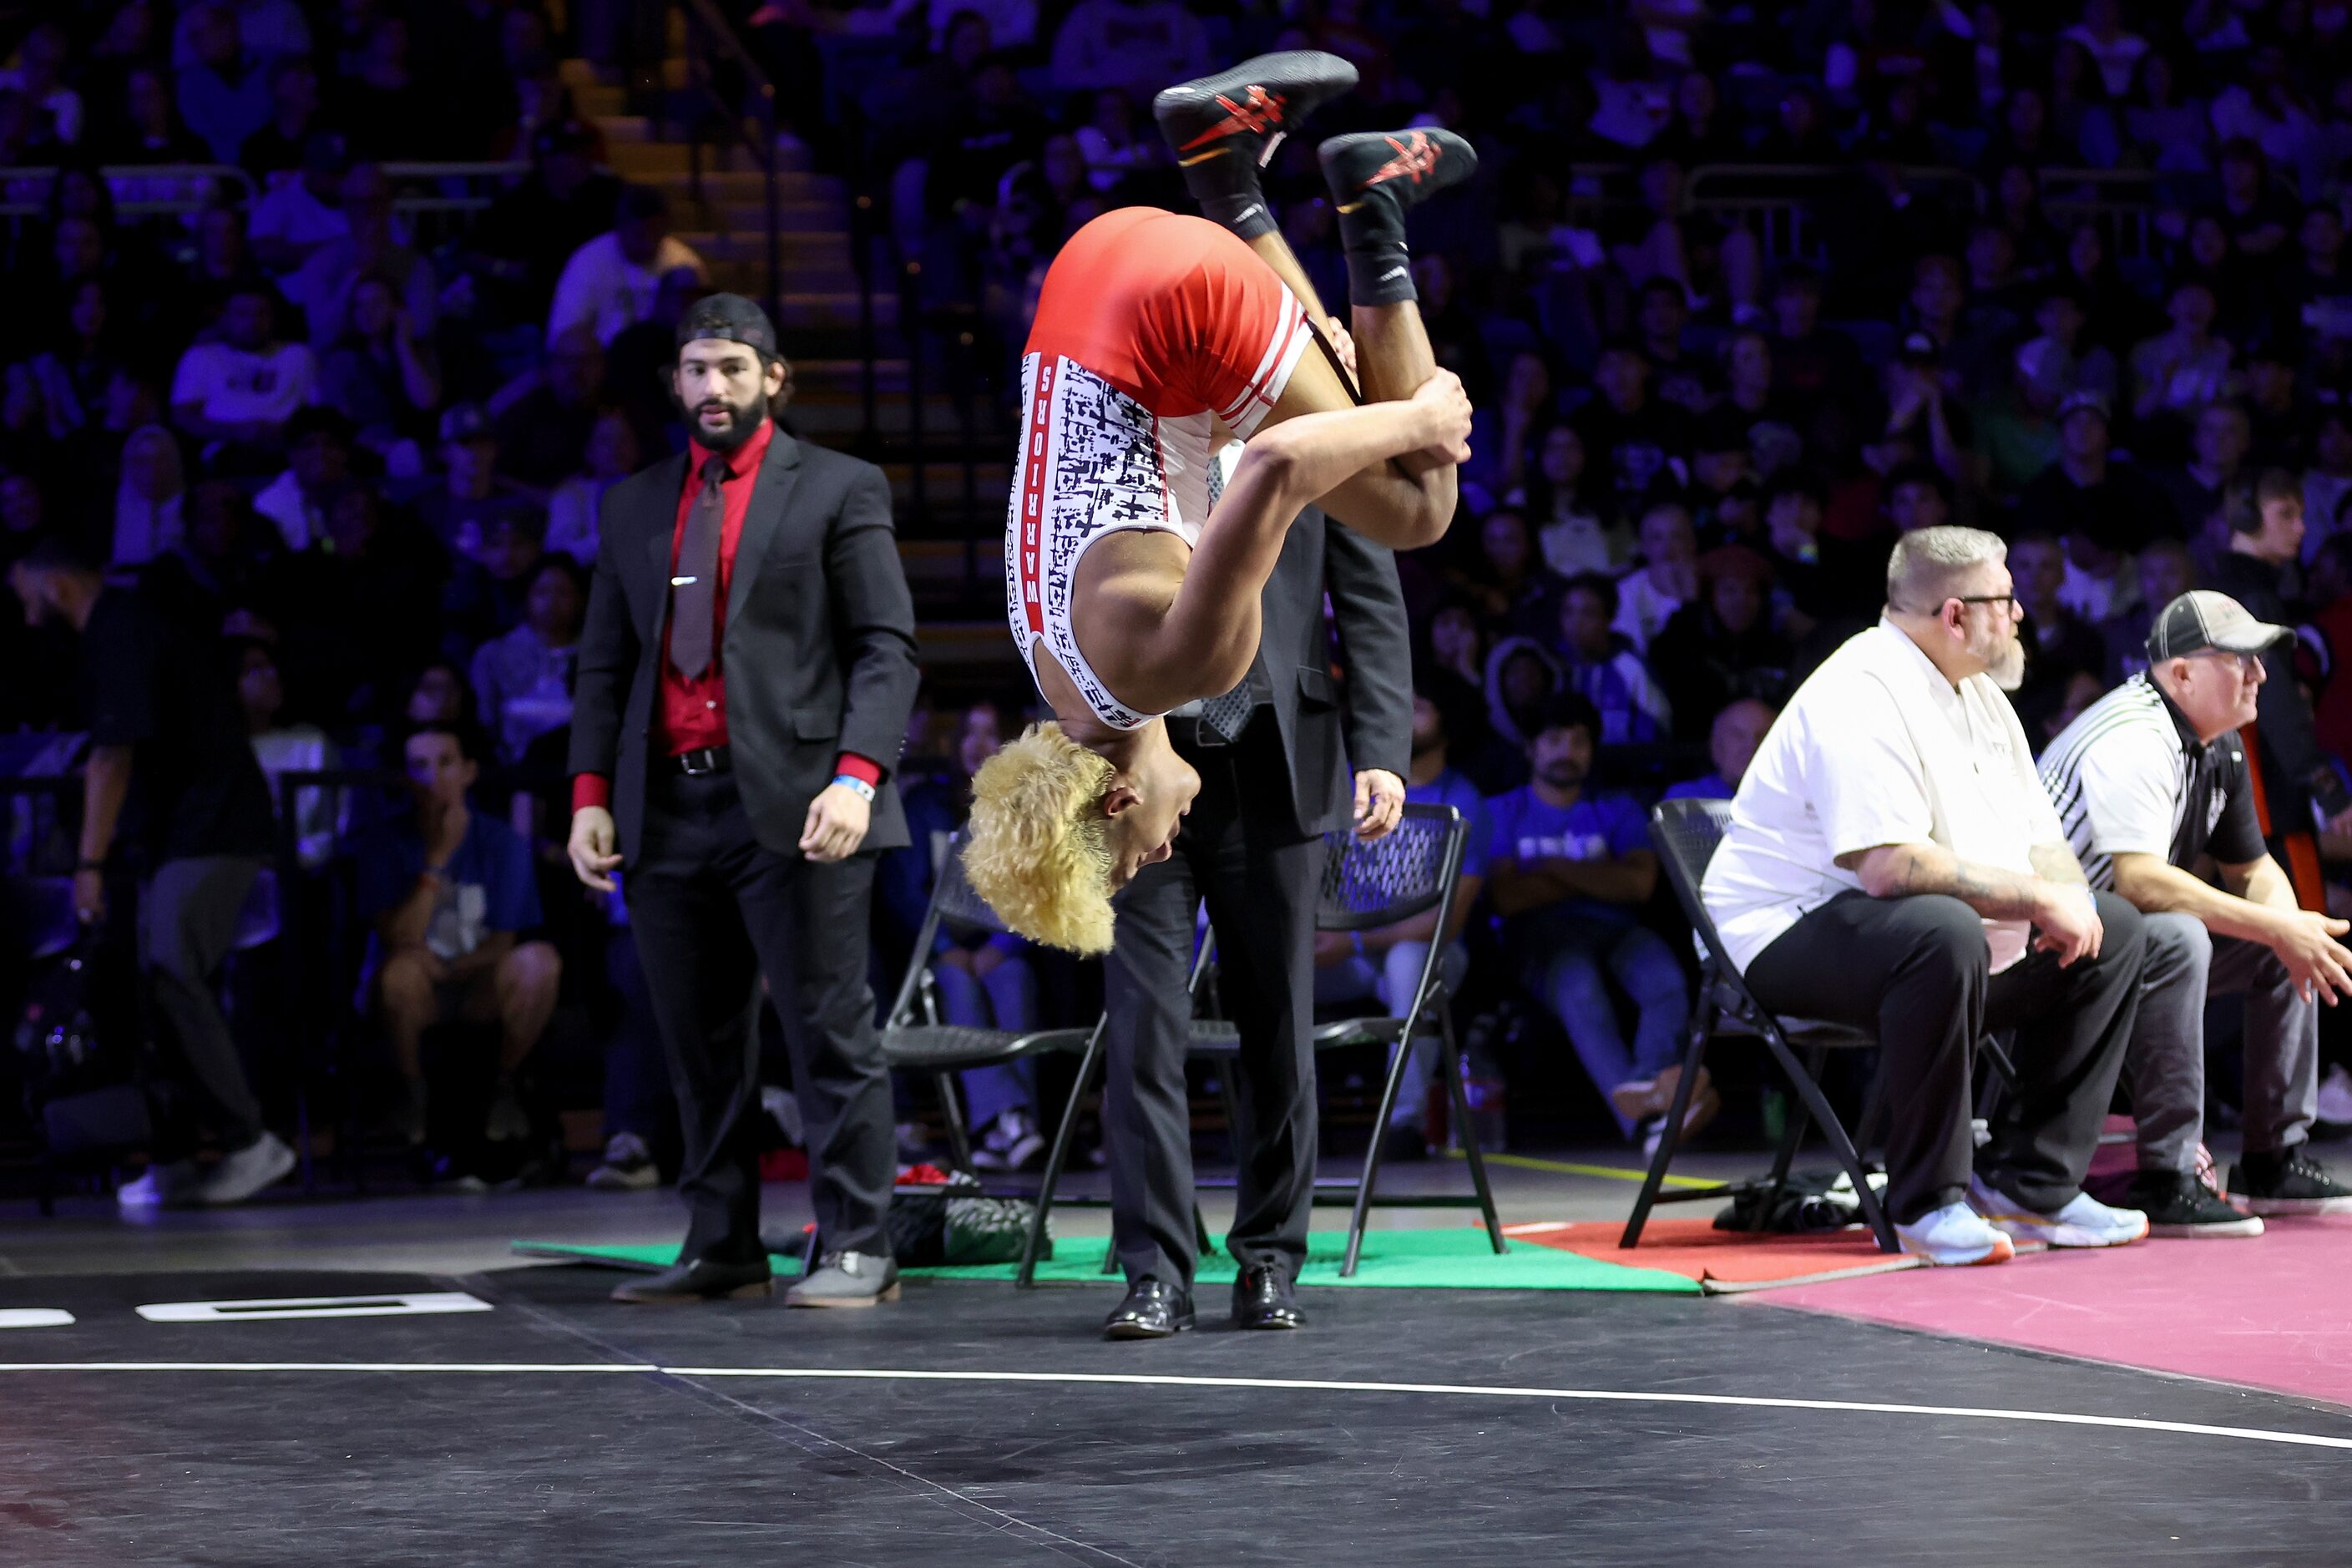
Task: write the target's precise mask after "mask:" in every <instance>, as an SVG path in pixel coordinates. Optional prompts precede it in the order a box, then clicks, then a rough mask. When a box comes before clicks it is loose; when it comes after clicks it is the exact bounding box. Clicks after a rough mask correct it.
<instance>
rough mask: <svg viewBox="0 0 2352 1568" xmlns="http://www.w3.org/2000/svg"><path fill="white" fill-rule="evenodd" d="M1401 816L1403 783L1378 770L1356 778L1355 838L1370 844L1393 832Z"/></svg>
mask: <svg viewBox="0 0 2352 1568" xmlns="http://www.w3.org/2000/svg"><path fill="white" fill-rule="evenodd" d="M1402 816H1404V780H1402V779H1401V778H1399V777H1397V776H1396V774H1394V773H1388V772H1386V771H1384V770H1382V769H1380V768H1366V769H1365V770H1364V771H1363V772H1362V773H1358V774H1357V775H1356V837H1357V838H1358V840H1360V842H1362V843H1365V844H1370V843H1371V842H1372V841H1373V840H1374V839H1378V838H1386V837H1388V836H1389V835H1390V834H1391V833H1392V832H1393V831H1395V829H1396V825H1397V823H1398V821H1399V819H1401V818H1402Z"/></svg>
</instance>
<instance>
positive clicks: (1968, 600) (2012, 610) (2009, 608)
mask: <svg viewBox="0 0 2352 1568" xmlns="http://www.w3.org/2000/svg"><path fill="white" fill-rule="evenodd" d="M1953 601H1958V603H1960V604H1963V605H2000V606H2001V613H2002V614H2003V615H2009V616H2014V615H2015V614H2017V604H2018V600H2017V595H2014V594H1955V595H1952V597H1951V599H1948V600H1946V601H1945V602H1946V603H1947V604H1949V603H1952V602H1953Z"/></svg>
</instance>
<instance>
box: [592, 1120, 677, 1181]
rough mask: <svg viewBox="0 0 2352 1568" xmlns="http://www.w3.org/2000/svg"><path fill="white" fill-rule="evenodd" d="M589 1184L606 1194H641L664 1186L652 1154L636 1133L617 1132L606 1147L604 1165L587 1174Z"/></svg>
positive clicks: (659, 1169) (607, 1142) (607, 1141)
mask: <svg viewBox="0 0 2352 1568" xmlns="http://www.w3.org/2000/svg"><path fill="white" fill-rule="evenodd" d="M588 1184H589V1185H590V1186H592V1187H595V1188H597V1189H599V1190H601V1191H604V1192H621V1193H640V1192H643V1191H645V1190H646V1188H647V1187H657V1186H659V1185H661V1168H660V1167H659V1166H657V1165H656V1164H655V1163H654V1153H653V1151H652V1150H650V1149H648V1148H646V1141H645V1140H644V1139H642V1138H640V1137H638V1136H637V1135H636V1134H635V1133H634V1132H615V1133H614V1134H613V1136H612V1137H611V1138H610V1139H608V1140H606V1142H605V1144H604V1163H603V1164H601V1165H599V1166H597V1167H596V1168H595V1169H594V1170H593V1171H591V1172H589V1173H588Z"/></svg>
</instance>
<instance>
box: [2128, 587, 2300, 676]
mask: <svg viewBox="0 0 2352 1568" xmlns="http://www.w3.org/2000/svg"><path fill="white" fill-rule="evenodd" d="M2291 637H2294V632H2293V631H2292V630H2290V629H2289V628H2287V627H2285V626H2273V625H2272V624H2271V623H2270V622H2268V621H2258V620H2256V619H2254V617H2253V616H2252V613H2251V612H2249V611H2248V610H2247V608H2246V606H2245V605H2242V604H2240V603H2238V601H2237V600H2235V599H2232V598H2231V597H2230V595H2227V594H2216V593H2214V592H2213V591H2212V590H2211V589H2210V588H2191V589H2190V590H2189V592H2188V593H2186V594H2183V595H2180V597H2179V598H2177V599H2175V600H2173V601H2172V603H2170V604H2168V605H2165V606H2164V609H2163V610H2162V611H2161V612H2160V613H2159V614H2158V616H2157V617H2156V624H2155V625H2154V626H2150V627H2149V628H2148V633H2147V658H2148V662H2149V663H2150V664H2161V663H2163V662H2164V661H2165V660H2166V659H2168V658H2185V657H2187V656H2188V655H2189V654H2192V653H2202V652H2204V651H2205V650H2206V649H2207V648H2219V649H2221V651H2222V652H2224V653H2267V652H2269V651H2270V650H2271V649H2272V648H2273V647H2277V646H2278V645H2279V644H2280V643H2282V642H2284V641H2286V640H2287V639H2289V638H2291Z"/></svg>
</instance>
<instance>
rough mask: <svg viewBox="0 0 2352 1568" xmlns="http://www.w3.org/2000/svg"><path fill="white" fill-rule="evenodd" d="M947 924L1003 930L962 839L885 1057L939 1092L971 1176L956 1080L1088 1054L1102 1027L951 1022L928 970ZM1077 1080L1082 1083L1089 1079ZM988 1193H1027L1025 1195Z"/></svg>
mask: <svg viewBox="0 0 2352 1568" xmlns="http://www.w3.org/2000/svg"><path fill="white" fill-rule="evenodd" d="M942 921H944V922H946V923H948V924H950V925H956V926H964V927H972V928H977V929H980V930H982V931H1000V932H1001V931H1005V929H1006V928H1005V925H1004V922H1003V921H1000V920H998V919H997V918H996V912H995V911H994V910H991V909H990V908H989V907H988V905H987V904H986V903H985V902H984V901H982V899H981V897H980V895H979V894H977V893H975V892H973V891H972V890H971V883H970V882H968V881H966V880H965V879H964V874H963V837H962V836H961V834H959V835H957V836H956V837H953V838H951V839H950V840H949V841H948V852H947V855H946V858H944V859H943V860H942V861H941V863H940V868H939V875H938V876H937V877H935V878H934V879H932V887H931V901H930V906H929V908H928V909H926V910H924V911H923V924H922V929H921V930H920V931H917V932H916V933H915V951H914V952H913V954H912V955H911V956H910V957H909V958H908V961H907V973H906V977H905V978H904V979H903V980H901V981H900V982H899V983H898V995H897V997H896V998H895V999H894V1000H893V1001H892V1002H891V1004H890V1013H889V1016H888V1019H887V1021H886V1022H885V1023H884V1024H883V1026H882V1056H883V1058H884V1060H885V1061H887V1063H888V1064H889V1066H890V1068H892V1070H894V1071H899V1072H917V1073H929V1075H930V1078H931V1082H932V1084H933V1086H934V1087H935V1088H936V1089H937V1090H938V1092H939V1098H940V1110H941V1112H942V1113H943V1114H944V1116H945V1117H946V1119H947V1128H948V1145H949V1148H950V1150H951V1151H952V1157H953V1159H954V1161H955V1164H956V1168H957V1169H958V1170H961V1171H971V1169H972V1164H971V1134H970V1133H969V1132H968V1131H967V1130H966V1129H965V1127H964V1118H963V1107H962V1104H961V1101H960V1100H958V1099H957V1096H956V1085H955V1079H954V1077H953V1075H954V1074H956V1073H959V1072H963V1071H966V1070H969V1069H971V1068H990V1067H1003V1066H1006V1065H1008V1064H1010V1063H1013V1062H1017V1061H1020V1060H1023V1059H1024V1058H1028V1057H1033V1056H1036V1055H1038V1054H1040V1053H1042V1052H1045V1051H1078V1050H1084V1049H1086V1048H1087V1043H1088V1042H1089V1041H1090V1040H1092V1039H1093V1038H1094V1037H1096V1036H1097V1035H1098V1034H1099V1033H1100V1032H1101V1027H1102V1026H1101V1025H1099V1024H1097V1025H1096V1026H1095V1027H1094V1028H1092V1029H1026V1030H1023V1029H983V1028H978V1027H974V1026H970V1025H959V1024H950V1023H948V1022H946V1021H945V1019H944V1017H943V1009H942V1008H941V1006H940V989H939V981H938V980H937V978H936V977H934V976H933V974H932V973H931V943H932V941H933V939H934V938H936V937H937V936H938V935H939V930H940V923H941V922H942ZM1080 1082H1081V1085H1083V1083H1084V1079H1080ZM1077 1093H1078V1090H1076V1089H1073V1090H1072V1091H1071V1098H1072V1100H1073V1103H1075V1101H1076V1096H1077ZM1064 1120H1068V1119H1067V1118H1066V1117H1065V1119H1064ZM991 1195H992V1196H1023V1197H1026V1196H1027V1195H1029V1194H1027V1192H1026V1191H1025V1190H1024V1191H1023V1192H1021V1193H1019V1194H1009V1193H993V1194H991Z"/></svg>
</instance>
